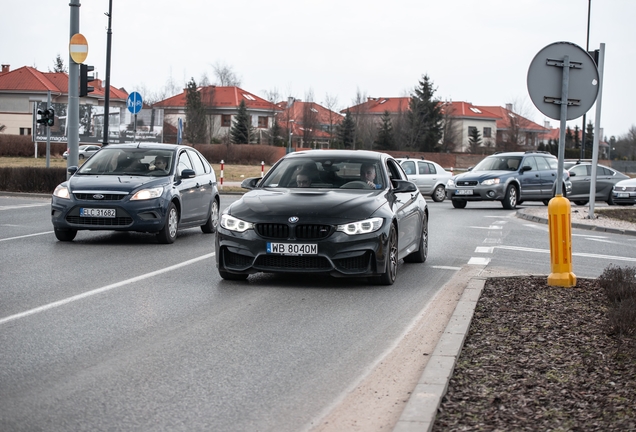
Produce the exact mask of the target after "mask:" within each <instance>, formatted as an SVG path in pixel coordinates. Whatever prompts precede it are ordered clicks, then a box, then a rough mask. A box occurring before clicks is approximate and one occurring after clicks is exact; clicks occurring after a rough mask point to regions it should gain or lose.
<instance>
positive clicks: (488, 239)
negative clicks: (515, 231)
mask: <svg viewBox="0 0 636 432" xmlns="http://www.w3.org/2000/svg"><path fill="white" fill-rule="evenodd" d="M484 243H495V244H499V243H501V238H486V239H484Z"/></svg>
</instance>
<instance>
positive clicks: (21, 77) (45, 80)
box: [0, 66, 128, 101]
mask: <svg viewBox="0 0 636 432" xmlns="http://www.w3.org/2000/svg"><path fill="white" fill-rule="evenodd" d="M91 85H92V86H93V87H94V88H95V90H94V91H93V92H92V93H90V94H89V95H88V96H87V97H89V98H90V97H93V98H104V97H105V96H106V90H105V89H104V88H103V86H102V81H101V80H99V79H97V80H95V81H93V82H92V83H91ZM49 90H50V91H51V93H53V94H55V95H66V94H68V74H67V73H64V72H40V71H39V70H37V69H35V68H32V67H30V66H23V67H21V68H18V69H15V70H12V71H8V72H3V73H0V91H3V92H11V91H14V92H34V93H41V92H47V91H49ZM110 98H111V100H117V99H119V100H122V101H125V100H126V99H127V98H128V93H126V91H125V90H120V89H117V88H115V87H113V86H110Z"/></svg>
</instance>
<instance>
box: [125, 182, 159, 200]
mask: <svg viewBox="0 0 636 432" xmlns="http://www.w3.org/2000/svg"><path fill="white" fill-rule="evenodd" d="M161 194H163V187H162V186H159V187H156V188H151V189H142V190H140V191H137V193H136V194H134V195H133V197H132V198H131V199H130V200H131V201H137V200H147V199H152V198H159V197H160V196H161Z"/></svg>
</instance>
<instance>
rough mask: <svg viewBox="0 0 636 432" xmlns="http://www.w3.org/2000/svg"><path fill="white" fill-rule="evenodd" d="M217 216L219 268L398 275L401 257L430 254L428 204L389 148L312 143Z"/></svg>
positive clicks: (227, 274)
mask: <svg viewBox="0 0 636 432" xmlns="http://www.w3.org/2000/svg"><path fill="white" fill-rule="evenodd" d="M242 187H243V188H246V189H250V191H249V192H247V193H245V194H244V195H243V197H242V198H241V199H239V200H238V201H236V202H234V203H233V204H232V205H231V206H229V207H228V208H227V209H226V210H225V211H224V212H223V214H221V219H220V222H219V227H218V232H217V235H216V261H217V268H218V270H219V274H220V275H221V277H222V278H224V279H228V280H244V279H246V278H247V277H248V275H250V274H252V273H257V272H272V273H328V274H330V275H332V276H336V277H354V276H366V277H373V278H375V279H376V280H377V282H378V283H380V284H384V285H391V284H393V282H395V279H396V276H397V270H398V262H399V260H401V259H404V261H405V262H416V263H422V262H424V261H425V260H426V258H427V254H428V208H427V206H426V200H425V199H424V198H423V197H422V195H421V194H420V192H419V190H418V188H417V187H416V186H415V184H413V183H412V182H410V181H408V179H407V177H406V174H405V173H404V171H403V169H402V168H401V167H400V164H399V163H398V162H397V161H396V160H395V159H393V158H392V157H391V156H389V155H388V154H384V153H378V152H372V151H361V150H356V151H348V150H310V151H301V152H295V153H290V154H288V155H286V156H285V157H283V158H281V159H280V160H279V161H278V162H277V163H276V164H274V166H273V167H272V168H271V169H270V170H269V172H268V173H267V174H266V175H265V176H264V177H263V178H250V179H246V180H245V181H243V183H242Z"/></svg>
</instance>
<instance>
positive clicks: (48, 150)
mask: <svg viewBox="0 0 636 432" xmlns="http://www.w3.org/2000/svg"><path fill="white" fill-rule="evenodd" d="M46 93H47V98H46V109H50V108H51V90H49V91H47V92H46ZM50 164H51V128H50V126H49V125H46V167H47V168H49V167H50Z"/></svg>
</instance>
